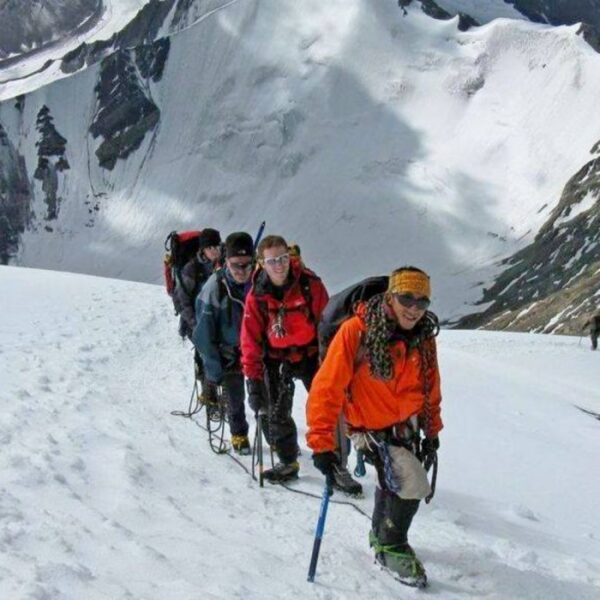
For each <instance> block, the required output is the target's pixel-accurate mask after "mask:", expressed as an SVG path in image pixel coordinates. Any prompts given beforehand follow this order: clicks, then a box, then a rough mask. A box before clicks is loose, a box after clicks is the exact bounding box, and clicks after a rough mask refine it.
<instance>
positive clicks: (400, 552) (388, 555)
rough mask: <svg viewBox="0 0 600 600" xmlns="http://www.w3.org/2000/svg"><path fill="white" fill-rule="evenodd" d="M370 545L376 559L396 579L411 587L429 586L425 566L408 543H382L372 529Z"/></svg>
mask: <svg viewBox="0 0 600 600" xmlns="http://www.w3.org/2000/svg"><path fill="white" fill-rule="evenodd" d="M369 545H370V546H371V547H372V548H373V549H374V550H375V561H376V562H377V563H378V564H379V565H380V566H381V567H382V568H383V570H384V571H387V572H388V573H390V575H391V576H392V577H393V578H394V579H396V580H397V581H399V582H400V583H402V584H404V585H408V586H410V587H417V588H424V587H427V573H426V572H425V567H424V566H423V563H421V561H420V560H419V559H418V558H417V556H416V554H415V551H414V550H413V549H412V548H411V547H410V545H409V544H408V543H405V544H391V545H382V544H381V543H380V542H379V540H378V539H377V536H376V535H375V533H374V532H373V531H372V530H371V531H370V532H369Z"/></svg>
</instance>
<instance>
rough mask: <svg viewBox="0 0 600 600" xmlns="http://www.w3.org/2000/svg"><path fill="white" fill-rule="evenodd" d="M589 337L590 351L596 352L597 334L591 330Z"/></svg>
mask: <svg viewBox="0 0 600 600" xmlns="http://www.w3.org/2000/svg"><path fill="white" fill-rule="evenodd" d="M590 337H591V338H592V350H597V349H598V332H597V331H595V330H592V331H591V332H590Z"/></svg>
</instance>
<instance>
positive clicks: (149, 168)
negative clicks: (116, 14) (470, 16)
mask: <svg viewBox="0 0 600 600" xmlns="http://www.w3.org/2000/svg"><path fill="white" fill-rule="evenodd" d="M151 4H152V3H149V4H148V7H150V5H151ZM439 4H440V5H441V6H446V9H451V8H452V7H451V4H453V5H454V6H455V7H456V8H458V9H460V8H461V6H462V7H464V6H465V5H468V4H469V3H468V2H466V1H465V2H458V1H457V2H454V3H448V2H446V3H442V2H440V3H439ZM470 4H471V5H472V6H473V7H474V6H479V7H480V8H479V12H478V13H477V14H476V17H477V18H479V19H481V20H482V21H483V20H485V18H490V17H491V16H493V14H494V11H495V10H499V7H502V10H503V11H504V12H505V13H506V11H514V9H513V8H511V7H510V6H509V5H507V4H504V3H501V2H499V1H497V2H488V3H481V4H478V3H470ZM153 5H155V6H158V5H157V4H156V3H154V4H153ZM421 5H422V3H417V2H413V3H410V5H408V6H406V7H405V11H406V14H404V12H403V10H401V9H400V8H399V7H398V6H397V3H396V2H393V1H391V0H387V1H385V2H380V3H379V2H378V3H372V2H367V1H366V0H360V1H359V0H357V1H355V2H351V3H348V2H342V1H341V0H337V1H334V2H330V3H327V4H326V5H324V4H323V3H320V2H317V1H316V0H312V1H308V0H307V1H306V2H303V3H302V5H301V6H296V5H295V3H293V2H287V1H281V2H277V3H273V4H269V5H268V6H267V4H265V3H258V2H221V3H215V2H200V1H198V0H197V1H196V2H189V1H188V2H182V1H181V0H180V1H179V2H177V4H176V5H172V6H171V10H170V12H169V15H168V19H167V21H166V23H173V19H174V18H175V15H176V13H177V11H179V19H180V20H179V21H178V22H179V23H180V24H184V23H185V26H184V28H183V30H182V31H179V32H178V33H177V34H174V35H170V36H168V37H159V38H158V39H155V40H154V37H153V36H151V35H148V36H146V37H144V36H145V35H146V34H145V33H144V28H143V27H140V28H138V27H136V28H134V29H135V31H137V33H136V35H141V36H142V40H143V44H142V45H141V46H134V47H130V46H129V45H127V44H126V45H125V47H123V48H121V49H118V50H116V51H114V52H112V51H109V49H110V48H113V46H111V45H110V44H109V45H108V46H106V47H104V46H102V44H101V45H100V46H98V48H100V49H101V52H100V54H101V55H103V53H104V52H108V54H107V55H106V56H104V58H103V59H102V60H101V61H100V62H99V63H93V62H91V63H90V64H87V63H86V59H85V56H86V54H85V53H86V52H88V51H89V49H90V48H91V46H90V45H88V46H85V47H84V46H82V47H81V48H83V49H84V51H85V52H84V53H83V54H82V52H83V51H82V50H78V51H77V52H75V53H74V54H72V55H70V56H68V57H67V58H68V60H67V62H68V64H71V65H72V66H74V68H75V67H76V66H77V64H78V63H77V61H78V60H83V66H84V67H85V68H83V67H82V70H81V71H80V72H77V73H75V74H74V75H71V76H70V77H67V78H65V79H62V80H60V81H56V82H55V83H51V84H49V85H45V86H44V87H41V88H39V89H37V90H36V91H32V92H31V93H29V94H25V95H19V96H18V97H17V98H13V99H11V100H8V101H5V102H3V103H2V104H0V184H2V185H0V189H1V190H3V191H1V192H0V193H2V202H1V203H0V212H1V215H0V254H1V255H2V257H3V260H4V261H5V262H7V261H11V262H16V263H18V264H24V265H30V266H38V267H46V268H60V269H65V270H71V271H78V272H93V273H97V274H101V275H107V276H113V277H123V278H129V279H135V280H143V281H152V282H156V281H158V279H159V278H160V263H161V253H162V244H161V242H162V240H163V239H164V237H165V236H166V234H167V233H168V231H170V230H172V229H180V228H188V227H198V226H202V225H204V224H210V225H213V226H216V227H218V228H220V229H222V230H223V231H224V232H228V231H231V230H237V229H244V228H246V229H248V230H250V231H254V229H255V228H256V227H257V225H258V223H259V222H260V221H261V220H263V219H266V220H267V224H268V229H269V230H270V231H271V232H281V233H283V234H284V235H286V236H287V237H289V238H290V239H291V240H295V241H297V242H298V243H300V245H301V247H302V248H303V252H304V253H305V255H306V258H307V262H308V264H311V265H313V266H315V268H317V267H318V270H319V273H320V274H321V275H322V276H323V278H324V280H325V282H326V284H327V285H328V287H330V289H332V290H335V289H338V288H339V287H341V286H343V285H345V284H347V283H349V282H351V281H354V280H356V279H358V278H359V277H361V276H364V275H369V274H372V273H373V272H374V271H376V272H385V271H388V270H390V269H392V268H394V267H396V266H398V264H403V263H415V264H420V265H422V266H423V267H425V268H426V269H427V270H428V271H430V272H431V274H432V275H433V278H434V281H435V286H434V294H435V296H436V300H437V302H438V303H439V312H440V315H441V317H442V318H443V319H445V320H447V321H449V322H451V323H456V322H458V321H459V319H460V318H461V317H464V316H465V315H467V314H469V313H472V312H473V311H478V312H485V310H486V309H487V308H489V307H490V300H489V299H488V298H487V297H486V296H485V292H484V290H489V289H491V288H492V287H493V285H494V283H495V282H496V281H497V280H498V278H499V277H500V275H501V273H502V271H503V270H504V269H505V265H506V263H504V264H503V263H502V262H501V261H503V260H504V261H508V260H510V258H511V257H512V256H514V255H515V254H516V253H517V252H519V251H521V250H523V249H524V248H526V247H528V245H529V244H531V243H534V242H535V238H536V235H538V233H539V232H540V231H542V228H543V227H544V226H545V224H546V223H548V221H549V219H551V218H552V215H553V211H554V210H555V209H556V207H557V206H558V205H559V203H560V201H561V195H562V194H563V192H564V189H565V185H566V184H567V182H568V181H569V180H570V178H571V177H572V176H573V174H574V173H577V172H578V171H580V170H581V169H582V168H583V166H584V165H586V164H587V163H588V162H589V161H590V149H591V148H592V147H594V146H595V144H596V143H597V142H598V140H600V124H598V123H597V122H594V121H593V120H591V119H590V115H593V114H594V110H595V98H596V97H597V95H598V91H599V90H598V88H599V87H600V77H599V76H598V73H599V72H600V70H599V69H598V61H599V60H600V59H599V55H598V54H596V53H595V52H594V51H593V50H592V49H591V47H590V46H588V45H587V44H586V43H585V42H584V41H583V39H582V38H581V37H580V36H578V35H577V31H578V26H572V27H550V26H547V25H538V24H532V23H529V22H527V21H525V20H523V19H521V20H518V21H517V20H510V19H506V18H505V19H497V20H493V21H491V22H488V23H487V24H485V25H483V26H481V27H472V28H471V29H469V30H468V31H464V32H463V31H460V30H459V29H458V24H459V19H458V18H454V19H450V20H446V21H440V20H434V19H432V18H431V17H429V16H428V15H427V14H425V13H424V12H423V11H422V10H421ZM219 8H220V10H219ZM148 10H150V8H148ZM486 11H487V12H486ZM514 12H515V13H516V11H514ZM144 14H148V13H144ZM151 21H152V20H151ZM152 23H154V24H155V26H156V27H155V29H154V30H153V31H156V32H158V33H157V35H160V32H163V33H166V32H167V30H168V29H169V27H168V26H167V25H164V24H163V25H161V26H158V25H156V23H157V22H155V21H152ZM192 23H196V25H192ZM134 37H135V36H134ZM136 39H137V38H136ZM152 40H154V41H152ZM111 44H112V42H111ZM86 48H87V49H86ZM115 48H116V47H115ZM111 52H112V53H111ZM82 57H83V58H82ZM62 62H64V61H61V64H62ZM76 63H77V64H76ZM57 64H58V63H57ZM65 64H66V63H65ZM13 84H14V86H15V87H13ZM19 85H21V83H19V81H15V82H11V83H10V84H6V85H5V86H4V89H5V93H7V94H8V95H10V94H11V89H12V90H13V93H14V92H16V91H17V90H18V89H19V87H18V86H19ZM5 97H7V96H5ZM549 124H553V127H549ZM61 139H62V140H64V144H62V143H61V142H60V140H61ZM57 141H58V142H59V143H58V144H57ZM44 152H46V153H44ZM48 152H49V154H48ZM67 165H68V168H67ZM590 193H591V194H592V195H591V196H590V197H592V198H595V197H596V189H595V188H593V189H592V190H591V192H590ZM575 237H576V238H577V239H581V236H575ZM588 237H589V236H588ZM350 241H351V243H350ZM586 248H587V249H588V250H589V252H591V254H589V252H588V250H586V252H583V249H582V260H583V261H584V262H585V263H586V264H589V263H591V262H593V260H594V256H595V254H594V253H595V252H596V251H597V250H595V249H594V248H596V247H592V245H591V244H588V245H587V246H586ZM571 249H572V250H573V248H571ZM577 250H578V248H575V249H574V251H575V252H577ZM586 254H588V255H587V256H586ZM322 257H327V260H323V259H322ZM349 260H351V263H352V268H351V269H350V268H348V261H349ZM531 268H532V269H533V268H534V265H532V266H531ZM555 268H557V269H560V268H561V263H560V262H557V263H556V264H555ZM572 275H573V274H572ZM524 278H525V279H527V278H529V275H528V274H527V273H526V274H525V275H524ZM586 281H587V280H586ZM562 284H564V281H561V285H562ZM557 285H558V284H557ZM583 287H585V286H583ZM543 289H544V288H543V287H542V288H540V290H542V291H543ZM540 290H533V291H527V294H522V295H521V297H517V298H514V299H511V300H510V307H509V309H510V310H516V311H517V312H521V311H522V310H524V307H525V306H526V305H527V303H528V302H531V301H532V300H533V299H535V296H534V298H533V299H532V297H531V296H532V295H535V293H536V291H537V293H538V296H539V294H540V293H541V291H540ZM595 290H596V288H593V289H592V292H591V293H592V294H593V292H594V291H595ZM482 294H483V299H484V304H482V305H474V303H476V302H477V301H479V300H481V298H482ZM491 310H492V311H496V312H494V314H492V315H490V314H489V313H486V315H488V317H489V318H488V321H489V320H491V319H493V318H494V317H495V316H497V314H499V312H502V311H506V305H505V304H503V305H502V306H498V307H492V308H491ZM561 310H562V309H561ZM555 316H556V313H555V312H554V313H552V311H549V312H548V313H547V312H543V311H542V312H541V313H540V316H539V320H540V322H541V325H532V327H534V328H536V327H541V328H544V327H545V326H546V325H547V324H548V323H549V322H550V321H552V319H553V318H554V317H555ZM565 323H567V324H568V319H567V318H565ZM567 331H568V329H567Z"/></svg>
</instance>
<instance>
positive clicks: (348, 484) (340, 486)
mask: <svg viewBox="0 0 600 600" xmlns="http://www.w3.org/2000/svg"><path fill="white" fill-rule="evenodd" d="M333 487H334V488H335V489H336V490H340V491H341V492H344V494H348V495H349V496H362V491H363V489H362V485H360V483H358V481H354V479H352V476H351V475H350V473H349V471H348V469H346V468H345V467H342V466H337V465H335V466H334V467H333Z"/></svg>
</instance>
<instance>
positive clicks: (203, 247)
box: [173, 227, 221, 404]
mask: <svg viewBox="0 0 600 600" xmlns="http://www.w3.org/2000/svg"><path fill="white" fill-rule="evenodd" d="M220 260H221V234H220V233H219V232H218V231H217V230H216V229H211V228H209V227H207V228H206V229H203V230H202V231H201V232H200V236H199V238H198V252H197V253H196V255H195V256H193V257H192V258H190V260H189V261H188V262H187V263H186V264H185V265H184V266H183V268H182V269H181V273H180V276H179V281H178V285H177V286H176V287H175V290H174V293H173V304H174V306H175V311H176V312H177V314H179V335H180V336H181V337H182V338H184V339H185V338H189V339H190V340H191V339H192V333H193V332H194V328H195V327H196V308H195V303H196V298H197V297H198V294H199V293H200V291H201V290H202V286H203V285H204V284H205V283H206V281H207V279H208V278H209V277H210V275H211V274H212V273H213V271H215V270H216V269H217V268H219V266H220ZM194 366H195V371H196V379H197V380H198V381H200V385H201V387H202V397H203V399H204V401H205V402H207V403H213V404H214V403H215V402H216V397H215V395H214V388H212V387H210V386H206V385H205V382H204V367H203V365H202V359H201V358H200V355H199V354H198V352H197V351H195V352H194Z"/></svg>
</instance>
